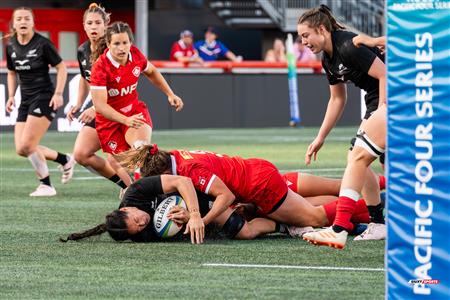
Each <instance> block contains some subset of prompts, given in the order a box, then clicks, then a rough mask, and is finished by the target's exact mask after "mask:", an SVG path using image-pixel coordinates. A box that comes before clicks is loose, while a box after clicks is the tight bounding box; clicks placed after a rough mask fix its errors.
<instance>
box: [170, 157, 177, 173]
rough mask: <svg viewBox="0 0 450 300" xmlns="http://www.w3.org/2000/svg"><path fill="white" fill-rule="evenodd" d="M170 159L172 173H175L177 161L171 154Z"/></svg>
mask: <svg viewBox="0 0 450 300" xmlns="http://www.w3.org/2000/svg"><path fill="white" fill-rule="evenodd" d="M170 160H171V161H172V175H177V161H176V160H175V156H173V155H171V156H170Z"/></svg>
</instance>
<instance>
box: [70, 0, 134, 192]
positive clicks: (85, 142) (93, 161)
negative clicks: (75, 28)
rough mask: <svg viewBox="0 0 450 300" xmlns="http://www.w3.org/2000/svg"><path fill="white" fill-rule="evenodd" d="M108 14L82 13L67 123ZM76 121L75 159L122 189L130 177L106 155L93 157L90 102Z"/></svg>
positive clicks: (84, 89) (81, 98)
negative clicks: (74, 95)
mask: <svg viewBox="0 0 450 300" xmlns="http://www.w3.org/2000/svg"><path fill="white" fill-rule="evenodd" d="M109 15H110V14H109V13H107V12H106V11H105V9H104V8H103V7H101V6H98V5H97V4H95V3H92V4H91V5H89V8H88V9H87V10H86V11H85V12H84V15H83V26H84V31H85V32H86V35H87V36H88V40H87V41H86V42H84V43H83V44H81V45H80V47H79V48H78V53H77V57H78V64H79V66H80V73H81V78H80V84H79V90H78V98H77V102H76V103H75V105H74V106H72V107H71V109H70V110H69V112H68V113H67V118H68V119H69V121H72V120H73V119H74V118H75V114H76V113H77V112H79V111H80V109H81V108H82V106H83V103H84V102H85V100H86V97H87V96H88V95H89V90H90V86H89V82H90V77H91V67H92V62H91V53H92V51H95V49H96V48H97V46H98V43H99V40H100V38H101V37H102V36H104V34H105V30H106V26H107V25H108V24H109V20H110V19H109ZM89 101H90V100H89ZM78 120H79V121H80V122H82V123H84V124H85V126H83V127H82V128H81V130H80V132H79V133H78V136H77V139H76V141H75V146H74V150H73V155H74V157H75V160H76V161H77V162H78V163H79V164H80V165H82V166H84V167H85V168H87V169H88V170H90V171H92V172H94V173H98V174H100V175H102V176H103V177H105V178H108V179H109V180H111V181H112V182H114V183H116V184H117V185H118V186H120V187H121V188H123V189H124V188H126V187H127V186H129V185H130V184H131V178H130V176H129V175H128V173H127V172H126V171H125V170H124V169H123V168H121V167H120V165H119V164H118V163H117V162H116V161H115V160H114V159H111V155H108V160H105V159H103V158H101V157H100V156H98V155H96V154H95V153H96V152H97V151H98V150H99V149H100V141H99V139H98V135H97V131H96V130H95V109H94V107H93V106H92V102H91V105H90V107H89V108H86V109H85V110H84V111H83V112H82V113H81V115H80V116H79V117H78Z"/></svg>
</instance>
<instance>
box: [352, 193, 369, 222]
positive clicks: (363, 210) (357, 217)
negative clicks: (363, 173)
mask: <svg viewBox="0 0 450 300" xmlns="http://www.w3.org/2000/svg"><path fill="white" fill-rule="evenodd" d="M351 221H352V223H370V215H369V210H368V207H367V206H366V202H365V201H364V200H363V199H360V200H358V202H356V208H355V212H354V213H353V216H352V218H351Z"/></svg>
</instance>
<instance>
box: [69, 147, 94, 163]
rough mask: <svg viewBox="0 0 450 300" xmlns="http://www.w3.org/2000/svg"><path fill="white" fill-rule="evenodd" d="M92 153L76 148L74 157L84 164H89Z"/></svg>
mask: <svg viewBox="0 0 450 300" xmlns="http://www.w3.org/2000/svg"><path fill="white" fill-rule="evenodd" d="M91 155H92V154H91V153H89V152H86V151H83V150H79V149H75V151H74V152H73V157H74V158H75V160H76V162H77V163H78V164H80V165H82V166H87V165H89V158H90V156H91Z"/></svg>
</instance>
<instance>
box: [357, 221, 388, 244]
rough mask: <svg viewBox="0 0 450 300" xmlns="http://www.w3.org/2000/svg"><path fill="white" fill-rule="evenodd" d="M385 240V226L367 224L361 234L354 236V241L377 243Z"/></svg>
mask: <svg viewBox="0 0 450 300" xmlns="http://www.w3.org/2000/svg"><path fill="white" fill-rule="evenodd" d="M385 239H386V224H380V223H369V225H368V226H367V229H366V230H364V232H363V233H361V234H360V235H358V236H356V237H355V238H354V241H378V240H385Z"/></svg>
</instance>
